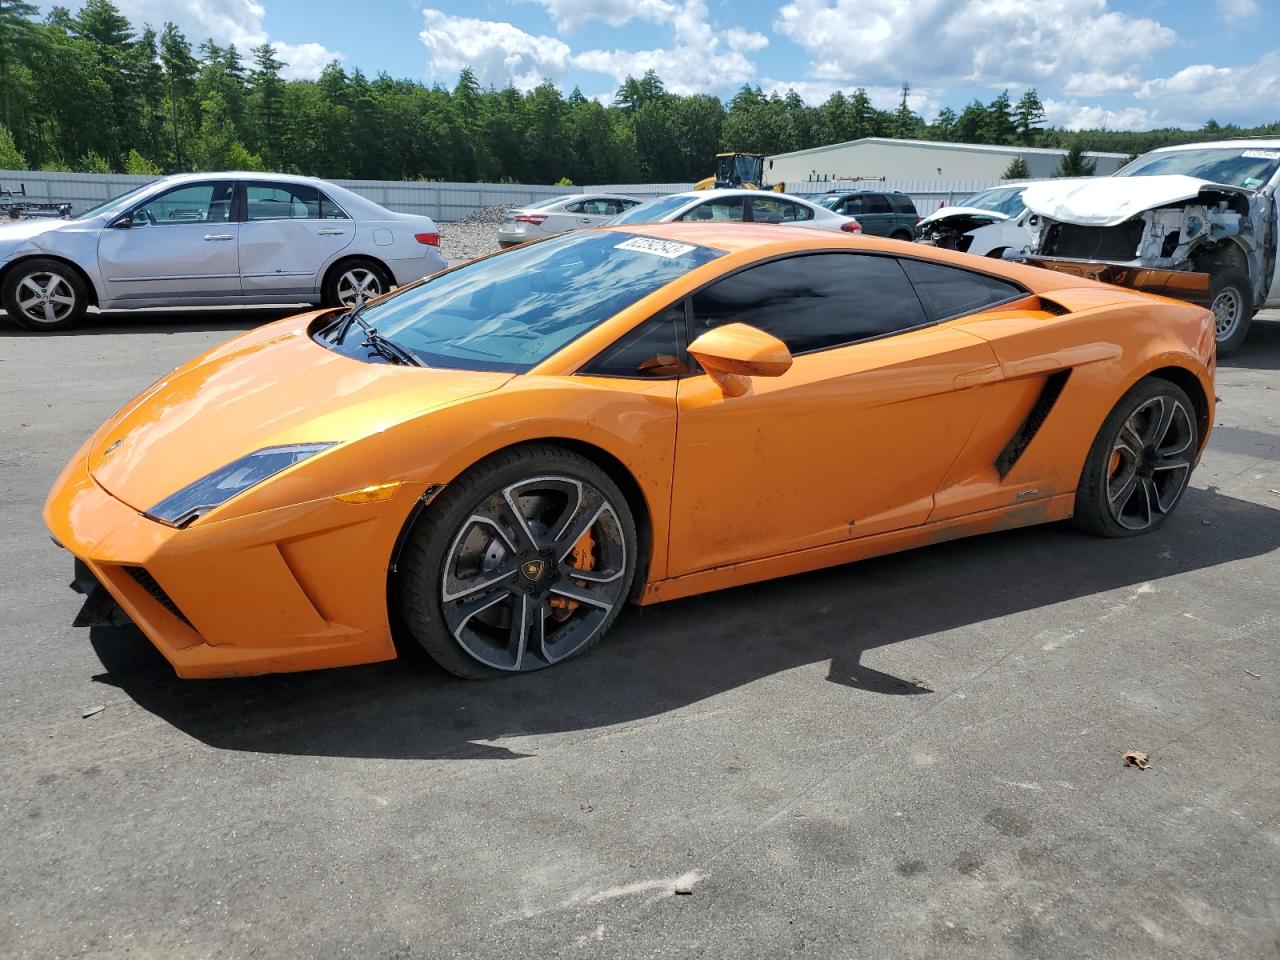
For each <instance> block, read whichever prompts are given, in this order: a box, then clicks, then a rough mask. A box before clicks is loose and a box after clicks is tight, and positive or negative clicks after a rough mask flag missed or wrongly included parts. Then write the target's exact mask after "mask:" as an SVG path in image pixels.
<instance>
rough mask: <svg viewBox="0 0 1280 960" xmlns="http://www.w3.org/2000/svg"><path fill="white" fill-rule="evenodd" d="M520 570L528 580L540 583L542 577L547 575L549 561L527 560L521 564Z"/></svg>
mask: <svg viewBox="0 0 1280 960" xmlns="http://www.w3.org/2000/svg"><path fill="white" fill-rule="evenodd" d="M520 572H521V573H522V574H524V576H525V579H526V580H530V581H532V582H533V583H539V582H541V580H542V578H543V577H544V576H546V573H547V562H546V561H545V560H542V559H538V560H526V561H525V562H524V563H522V564H520Z"/></svg>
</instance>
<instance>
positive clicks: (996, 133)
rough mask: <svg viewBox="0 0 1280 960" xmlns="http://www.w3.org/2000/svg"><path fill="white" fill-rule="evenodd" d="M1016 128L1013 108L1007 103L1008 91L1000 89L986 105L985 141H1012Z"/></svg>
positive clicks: (1015, 134)
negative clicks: (997, 94) (996, 95)
mask: <svg viewBox="0 0 1280 960" xmlns="http://www.w3.org/2000/svg"><path fill="white" fill-rule="evenodd" d="M1017 134H1018V128H1017V126H1016V125H1015V124H1014V121H1013V108H1012V107H1011V106H1010V105H1009V91H1008V90H1002V91H1000V95H999V96H998V97H996V98H995V99H994V100H992V101H991V103H990V104H989V105H988V106H987V130H986V138H985V142H987V143H1013V142H1014V141H1015V139H1016V138H1017Z"/></svg>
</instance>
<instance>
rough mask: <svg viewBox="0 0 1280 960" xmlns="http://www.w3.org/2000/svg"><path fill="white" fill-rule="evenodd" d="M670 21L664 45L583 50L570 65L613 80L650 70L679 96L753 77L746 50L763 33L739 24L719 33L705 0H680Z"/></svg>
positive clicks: (756, 45)
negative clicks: (671, 35)
mask: <svg viewBox="0 0 1280 960" xmlns="http://www.w3.org/2000/svg"><path fill="white" fill-rule="evenodd" d="M670 23H671V27H672V30H673V32H674V34H675V36H674V42H673V43H672V45H671V46H670V47H663V48H660V49H656V50H587V51H585V52H583V53H580V54H578V55H577V56H575V57H574V58H573V63H574V66H576V67H579V68H580V69H583V70H591V71H593V72H595V73H603V74H605V75H607V76H611V77H613V79H614V80H615V81H616V82H618V83H621V82H622V81H623V80H625V79H626V78H627V77H629V76H631V77H638V76H641V75H642V74H643V73H644V72H645V71H646V70H653V71H655V72H656V73H657V74H658V76H659V77H661V78H662V82H663V84H664V85H665V86H666V88H667V89H668V90H670V91H671V92H672V93H680V94H690V93H707V92H708V91H714V90H722V91H724V90H729V89H732V88H733V87H737V86H741V85H742V84H744V83H747V82H748V81H751V80H753V79H754V78H755V75H756V68H755V64H754V63H752V62H751V60H750V59H749V58H748V57H747V54H748V53H752V52H755V51H757V50H762V49H763V48H764V47H766V46H768V43H769V38H768V37H766V36H764V35H763V34H759V33H754V32H752V31H748V30H744V29H742V28H740V27H730V28H729V29H728V30H725V31H722V30H719V29H718V28H715V27H713V26H712V25H711V21H710V19H709V18H708V14H707V4H706V2H705V0H684V2H683V3H681V4H680V5H679V6H678V7H677V8H676V10H675V11H674V12H673V13H672V15H671V18H670ZM722 36H723V41H722V39H721V38H722Z"/></svg>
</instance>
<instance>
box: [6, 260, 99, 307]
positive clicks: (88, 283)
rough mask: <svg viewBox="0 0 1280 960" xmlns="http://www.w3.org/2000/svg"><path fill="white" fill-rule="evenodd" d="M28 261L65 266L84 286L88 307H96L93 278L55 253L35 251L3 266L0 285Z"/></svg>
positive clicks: (72, 261) (96, 297) (78, 265)
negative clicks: (41, 261)
mask: <svg viewBox="0 0 1280 960" xmlns="http://www.w3.org/2000/svg"><path fill="white" fill-rule="evenodd" d="M29 260H55V261H57V262H58V263H61V264H65V265H66V266H67V267H68V268H70V269H71V271H72V272H73V273H74V274H75V275H76V276H77V277H79V278H80V282H81V283H83V284H84V289H85V293H87V294H88V295H89V306H91V307H96V306H98V304H99V300H98V287H97V284H95V283H94V282H93V278H92V277H90V276H89V274H88V272H87V271H86V270H85V269H84V267H82V266H80V264H78V263H76V262H75V261H74V260H68V259H67V258H66V257H62V256H59V255H58V254H56V253H45V252H43V251H41V250H36V251H33V252H31V253H24V254H22V255H21V256H19V257H18V258H17V259H16V260H10V261H9V262H8V263H6V264H4V266H2V267H0V285H2V284H3V283H4V282H5V279H6V278H7V277H8V276H9V274H10V273H12V272H13V269H14V268H15V267H17V266H19V265H20V264H23V263H26V262H27V261H29Z"/></svg>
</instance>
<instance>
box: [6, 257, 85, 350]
mask: <svg viewBox="0 0 1280 960" xmlns="http://www.w3.org/2000/svg"><path fill="white" fill-rule="evenodd" d="M0 302H2V303H3V304H4V309H5V312H6V313H8V314H9V318H10V319H11V320H13V322H14V323H16V324H17V325H18V326H20V327H22V328H23V329H24V330H32V331H35V332H36V333H45V332H48V331H53V330H69V329H71V328H72V327H75V326H78V325H79V323H80V321H81V320H83V319H84V314H85V310H86V309H87V308H88V306H89V297H88V294H87V292H86V291H85V287H84V283H83V282H82V281H81V279H80V275H79V274H77V273H76V272H75V271H74V270H72V269H71V268H70V267H68V266H67V265H66V264H65V263H63V262H62V261H60V260H50V259H46V258H44V257H35V258H33V259H31V260H23V261H22V262H20V263H19V264H18V265H17V266H15V267H13V268H12V269H11V270H10V271H9V272H8V274H6V275H5V278H4V284H3V286H0Z"/></svg>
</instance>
